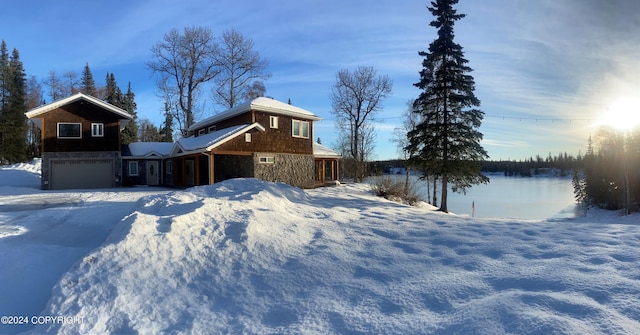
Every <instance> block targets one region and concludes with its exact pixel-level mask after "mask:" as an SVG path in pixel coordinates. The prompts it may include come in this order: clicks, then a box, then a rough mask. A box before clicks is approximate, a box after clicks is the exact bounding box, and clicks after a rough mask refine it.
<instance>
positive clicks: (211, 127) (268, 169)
mask: <svg viewBox="0 0 640 335" xmlns="http://www.w3.org/2000/svg"><path fill="white" fill-rule="evenodd" d="M26 115H27V117H28V118H29V119H30V120H31V121H32V122H33V123H34V124H36V125H37V126H38V127H39V128H40V129H41V132H42V176H41V186H42V189H70V188H105V187H117V186H123V185H164V186H176V187H190V186H198V185H208V184H213V183H214V182H219V181H222V180H225V179H230V178H238V177H244V178H250V177H254V178H259V179H263V180H267V181H279V182H285V183H288V184H291V185H294V186H298V187H303V188H309V187H314V186H318V185H323V184H325V183H330V182H333V181H335V180H337V178H338V159H339V158H340V156H339V155H338V154H337V153H336V152H334V151H333V150H331V149H329V148H327V147H325V146H322V145H320V144H318V143H315V141H314V140H313V138H314V136H313V122H314V121H318V120H320V118H319V117H317V116H316V115H314V114H313V113H311V112H309V111H307V110H304V109H302V108H298V107H295V106H292V105H289V104H285V103H282V102H280V101H277V100H274V99H270V98H262V97H261V98H257V99H254V100H251V101H248V102H245V103H243V104H241V105H238V106H236V107H233V108H231V109H229V110H227V111H225V112H222V113H220V114H217V115H214V116H212V117H210V118H207V119H205V120H202V121H200V122H197V123H195V124H193V125H192V126H191V127H190V128H189V129H188V130H189V133H190V134H192V135H191V136H189V137H186V138H181V139H180V140H178V141H177V142H175V143H166V142H136V143H131V144H129V145H123V146H121V145H120V131H122V129H124V127H125V126H126V124H127V123H128V122H129V121H131V119H132V117H131V115H129V114H128V113H127V112H126V111H124V110H122V109H120V108H118V107H115V106H113V105H111V104H108V103H106V102H104V101H101V100H99V99H97V98H94V97H92V96H89V95H85V94H82V93H78V94H75V95H73V96H70V97H68V98H66V99H62V100H59V101H56V102H53V103H50V104H47V105H44V106H41V107H38V108H35V109H32V110H30V111H28V112H27V113H26Z"/></svg>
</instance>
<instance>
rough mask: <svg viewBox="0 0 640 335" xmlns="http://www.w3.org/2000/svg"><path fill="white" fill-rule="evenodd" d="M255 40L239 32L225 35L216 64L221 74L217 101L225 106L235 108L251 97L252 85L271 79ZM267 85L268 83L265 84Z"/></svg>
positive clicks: (216, 91) (217, 87)
mask: <svg viewBox="0 0 640 335" xmlns="http://www.w3.org/2000/svg"><path fill="white" fill-rule="evenodd" d="M253 46H254V44H253V40H251V39H250V38H246V37H244V36H243V35H242V34H241V33H239V32H238V31H235V30H227V31H225V32H224V33H223V34H222V42H221V45H220V50H219V53H218V55H217V57H216V63H217V64H218V66H220V69H221V72H220V75H218V76H217V77H216V78H215V79H214V82H215V89H214V91H213V99H214V100H215V101H216V103H218V104H219V105H221V106H224V107H226V108H232V107H233V106H235V105H237V104H238V103H241V102H242V101H240V100H241V99H244V98H246V97H247V96H248V94H247V93H248V91H249V89H250V86H249V83H250V82H251V80H255V79H268V78H269V77H270V76H271V74H269V73H268V72H266V69H267V66H268V62H267V60H266V59H264V58H261V57H260V54H258V52H256V51H254V50H253ZM263 86H264V84H263Z"/></svg>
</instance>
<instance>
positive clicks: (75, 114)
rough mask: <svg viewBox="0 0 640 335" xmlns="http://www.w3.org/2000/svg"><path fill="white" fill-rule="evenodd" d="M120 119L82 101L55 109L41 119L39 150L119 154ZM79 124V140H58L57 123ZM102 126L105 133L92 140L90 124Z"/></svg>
mask: <svg viewBox="0 0 640 335" xmlns="http://www.w3.org/2000/svg"><path fill="white" fill-rule="evenodd" d="M118 119H119V118H118V117H117V116H115V115H114V114H113V113H110V112H108V111H105V110H104V109H102V108H100V107H98V106H96V105H93V104H91V103H88V102H85V101H82V100H80V101H76V102H73V103H71V104H68V105H65V106H62V107H59V108H57V109H54V110H52V111H50V112H48V113H46V114H44V115H43V116H42V123H43V125H45V126H44V127H43V134H42V151H46V152H79V151H118V150H120V128H119V120H118ZM60 122H62V123H80V124H81V125H82V128H81V129H82V136H81V138H79V139H67V138H58V123H60ZM92 123H102V124H104V134H103V136H100V137H94V136H92V134H91V124H92Z"/></svg>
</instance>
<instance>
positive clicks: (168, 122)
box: [160, 102, 173, 142]
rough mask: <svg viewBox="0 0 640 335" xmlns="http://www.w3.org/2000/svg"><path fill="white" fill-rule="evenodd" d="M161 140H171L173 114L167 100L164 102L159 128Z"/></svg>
mask: <svg viewBox="0 0 640 335" xmlns="http://www.w3.org/2000/svg"><path fill="white" fill-rule="evenodd" d="M160 136H161V138H162V139H161V140H160V141H161V142H173V116H172V115H171V107H170V105H169V103H168V102H165V103H164V122H163V123H162V128H161V129H160Z"/></svg>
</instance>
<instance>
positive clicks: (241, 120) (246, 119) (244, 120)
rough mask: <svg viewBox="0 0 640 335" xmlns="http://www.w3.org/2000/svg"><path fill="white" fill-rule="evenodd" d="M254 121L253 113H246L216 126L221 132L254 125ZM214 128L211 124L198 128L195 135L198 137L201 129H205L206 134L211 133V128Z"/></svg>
mask: <svg viewBox="0 0 640 335" xmlns="http://www.w3.org/2000/svg"><path fill="white" fill-rule="evenodd" d="M252 123H253V120H252V117H251V112H246V113H243V114H240V115H236V116H234V117H232V118H230V119H226V120H222V121H220V122H217V123H215V125H216V129H217V130H220V129H224V128H229V127H233V126H239V125H242V124H252ZM210 126H212V125H211V124H209V125H207V126H205V127H202V128H198V129H196V130H195V132H194V135H195V136H198V132H199V131H200V130H201V129H204V131H205V134H206V133H209V127H210Z"/></svg>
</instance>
